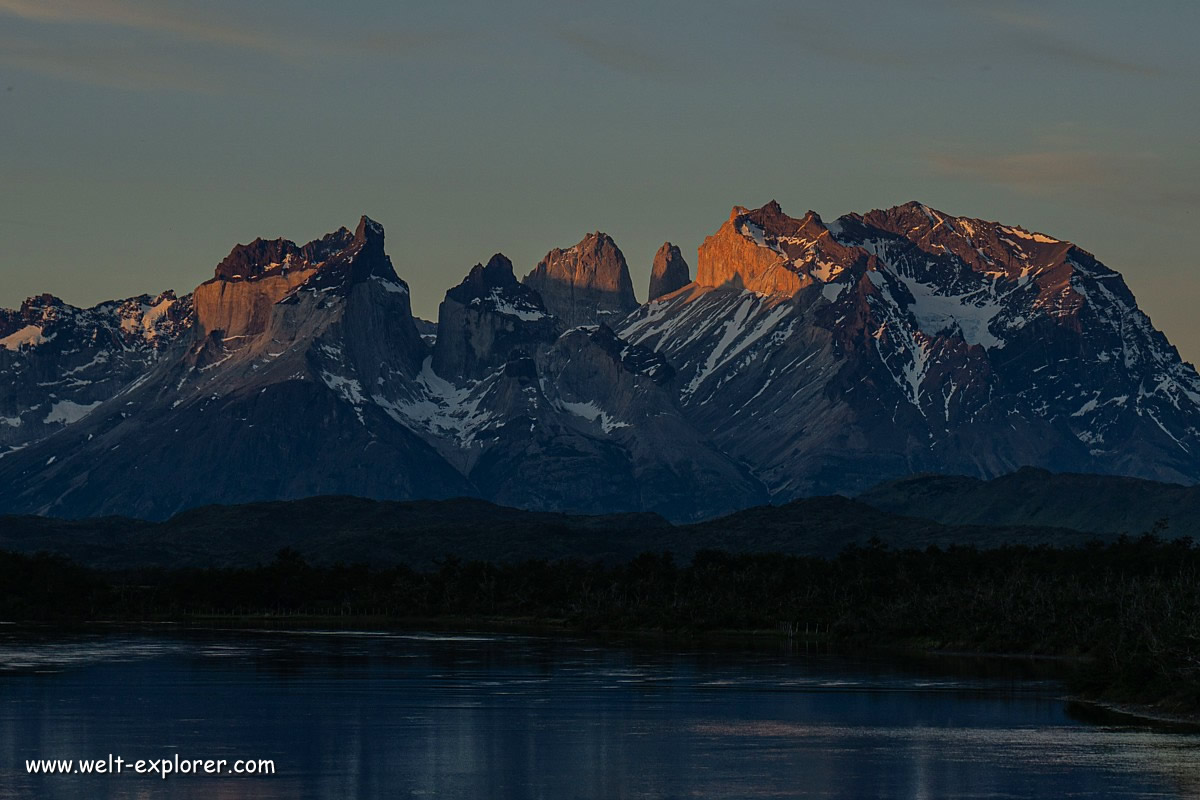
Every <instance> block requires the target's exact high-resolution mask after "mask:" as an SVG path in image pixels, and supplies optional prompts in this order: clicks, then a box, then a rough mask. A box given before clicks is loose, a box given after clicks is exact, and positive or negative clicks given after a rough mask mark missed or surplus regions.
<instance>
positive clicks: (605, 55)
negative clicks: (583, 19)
mask: <svg viewBox="0 0 1200 800" xmlns="http://www.w3.org/2000/svg"><path fill="white" fill-rule="evenodd" d="M552 34H553V35H554V37H555V38H557V39H558V40H559V41H561V42H562V43H563V44H565V45H567V46H568V47H569V48H570V49H571V51H572V52H574V53H577V54H579V55H581V56H584V57H585V58H587V59H589V60H591V61H593V62H595V63H597V64H599V65H601V66H603V67H607V68H608V69H611V70H614V71H616V72H623V73H626V74H628V75H634V76H636V77H639V78H659V77H663V76H665V75H667V74H669V73H672V72H674V69H673V66H672V64H671V63H669V62H668V61H667V60H665V59H663V58H662V57H660V56H658V55H656V54H654V53H652V52H650V51H648V50H643V49H642V48H640V47H637V46H636V45H633V44H631V43H629V42H623V41H618V40H617V39H616V37H615V36H606V37H604V38H599V37H596V36H593V35H591V34H589V33H585V32H583V31H581V30H578V29H575V28H558V29H555V30H553V31H552Z"/></svg>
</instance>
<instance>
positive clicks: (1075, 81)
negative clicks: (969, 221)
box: [0, 0, 1200, 360]
mask: <svg viewBox="0 0 1200 800" xmlns="http://www.w3.org/2000/svg"><path fill="white" fill-rule="evenodd" d="M1198 34H1200V3H1196V2H1194V0H1179V1H1178V2H1170V1H1167V0H1163V1H1162V2H1145V3H1126V2H1118V0H1086V1H1081V2H1040V3H1021V2H952V1H951V0H905V1H903V2H865V1H864V0H851V1H850V2H810V3H805V2H795V1H791V2H749V1H748V2H741V3H730V2H701V1H699V0H688V2H678V3H676V2H658V3H655V2H647V1H646V0H640V1H639V2H625V1H624V0H619V1H614V2H607V3H603V4H593V3H582V2H567V1H565V0H529V1H528V2H514V3H495V2H475V1H474V0H468V1H466V2H444V1H441V2H425V1H424V0H419V1H418V0H401V1H400V2H394V1H391V0H389V1H386V2H385V1H384V0H349V1H347V2H332V0H256V2H253V3H245V2H230V1H229V0H206V1H205V2H199V1H198V0H193V1H192V2H182V1H181V0H0V142H3V145H4V146H3V149H2V150H0V181H2V185H3V192H2V193H0V279H2V280H0V306H8V307H12V306H15V305H17V304H19V303H20V302H21V300H22V299H23V298H24V297H25V296H27V295H31V294H35V293H40V292H43V291H50V292H53V293H55V294H58V295H60V296H62V297H63V298H64V299H66V300H67V301H69V302H72V303H75V304H79V305H87V304H92V303H95V302H98V301H100V300H103V299H108V298H112V297H123V296H128V295H132V294H138V293H141V292H157V291H161V290H162V289H165V288H175V289H177V290H180V291H188V290H190V289H191V288H192V287H193V286H195V285H196V284H197V283H199V282H201V281H203V280H205V279H207V278H208V277H210V276H211V274H212V268H213V266H214V265H215V264H216V263H217V261H219V260H220V259H221V258H222V257H223V256H224V255H225V254H226V253H227V252H228V251H229V249H230V247H231V246H232V245H233V244H235V243H237V242H246V241H249V240H251V239H253V238H254V237H256V236H260V235H261V236H266V237H275V236H286V237H288V238H291V239H295V240H298V241H307V240H308V239H311V238H315V237H317V236H319V235H321V234H323V233H325V232H327V231H329V230H332V229H334V228H336V227H338V226H339V225H348V226H353V224H354V222H355V221H356V220H357V219H358V216H359V215H360V214H362V213H367V214H369V215H370V216H372V217H373V218H375V219H377V220H379V221H380V222H382V223H383V224H384V225H385V226H386V228H387V231H388V243H389V246H388V249H389V252H390V253H391V255H392V259H393V261H394V262H395V264H396V267H397V270H398V271H399V272H400V274H401V275H402V276H403V277H404V278H405V279H406V280H407V281H408V282H409V283H410V284H411V285H412V287H413V294H414V309H415V310H416V311H417V312H418V313H419V314H420V315H422V316H425V317H427V318H435V317H436V308H437V304H438V302H439V301H440V300H441V297H442V295H443V293H444V292H445V290H446V289H447V288H448V287H449V286H451V285H453V284H455V283H457V282H458V281H459V280H460V279H461V278H462V276H463V275H465V273H466V272H467V270H468V269H469V268H470V266H471V265H472V264H474V263H476V262H477V261H486V260H487V258H488V256H490V255H491V254H492V253H493V252H496V251H502V252H504V253H505V254H507V255H508V256H509V257H511V258H512V259H513V261H514V263H515V264H516V266H517V270H518V273H519V274H521V275H523V274H524V273H526V272H528V271H529V269H531V268H532V266H533V265H534V263H535V262H536V261H537V260H538V259H539V258H540V257H541V256H542V255H544V254H545V252H546V251H547V250H549V249H550V248H552V247H555V246H564V247H565V246H568V245H571V244H573V243H575V242H576V241H578V240H579V239H580V238H581V237H582V235H583V234H584V233H586V232H588V231H592V230H596V229H599V230H604V231H607V232H608V233H610V234H612V235H613V237H614V238H615V239H616V241H617V243H618V244H619V245H620V246H621V248H622V249H623V250H624V252H625V254H626V257H627V258H628V259H629V262H630V266H631V268H632V270H633V272H634V282H635V285H636V286H637V289H638V295H639V297H640V298H642V299H644V297H645V292H646V280H647V276H648V273H649V262H650V259H651V257H652V255H653V253H654V251H655V249H656V248H657V247H658V245H659V244H661V243H662V241H663V240H664V239H670V240H672V241H674V242H675V243H677V244H679V245H680V246H681V247H682V248H683V250H684V252H685V254H686V255H687V257H688V260H689V262H690V263H691V264H692V267H693V269H694V267H695V249H696V247H697V245H699V243H700V241H701V240H702V239H703V237H704V236H705V235H706V234H708V233H710V232H712V231H714V230H715V229H716V228H717V227H718V225H719V224H720V223H721V222H722V221H723V220H724V219H725V217H726V216H727V214H728V212H729V208H730V206H732V205H734V204H741V205H748V206H757V205H761V204H762V203H764V202H766V201H767V200H770V199H772V198H775V199H778V200H779V202H780V203H781V204H782V205H783V207H784V209H785V210H786V211H788V212H790V213H792V214H793V215H795V216H799V215H800V214H802V213H803V212H804V211H805V210H807V209H809V208H812V209H814V210H816V211H818V212H819V213H820V214H821V215H822V216H823V217H824V218H825V219H826V220H832V219H833V218H835V217H837V216H838V215H840V214H843V213H845V212H848V211H866V210H868V209H871V208H877V207H884V206H890V205H895V204H898V203H902V202H905V201H907V200H912V199H919V200H921V201H923V202H926V203H928V204H929V205H932V206H934V207H936V208H939V209H942V210H944V211H947V212H949V213H953V214H960V215H970V216H978V217H983V218H985V219H997V220H1001V221H1004V222H1007V223H1010V224H1019V225H1022V226H1025V227H1027V228H1029V229H1032V230H1039V231H1044V232H1046V233H1050V234H1053V235H1055V236H1058V237H1060V238H1068V239H1071V240H1072V241H1075V242H1076V243H1078V244H1080V245H1081V246H1082V247H1084V248H1085V249H1088V250H1090V251H1092V252H1094V253H1095V254H1096V255H1097V256H1098V257H1099V258H1100V259H1101V260H1102V261H1104V262H1106V263H1107V264H1108V265H1109V266H1111V267H1113V268H1114V269H1117V270H1119V271H1121V272H1122V273H1124V274H1125V276H1126V279H1127V280H1128V282H1129V284H1130V286H1131V288H1132V289H1133V291H1134V293H1135V294H1136V295H1137V297H1138V299H1139V301H1140V302H1141V305H1142V307H1143V309H1144V310H1145V311H1147V313H1149V314H1150V315H1151V317H1152V318H1153V320H1154V322H1155V323H1156V324H1157V325H1158V326H1159V327H1160V328H1162V329H1164V330H1165V331H1166V333H1167V335H1168V336H1169V337H1170V338H1171V339H1172V341H1173V342H1175V344H1176V345H1178V346H1179V348H1180V350H1181V351H1182V353H1183V355H1184V357H1185V358H1188V359H1189V360H1196V359H1200V321H1198V320H1200V315H1197V314H1196V313H1195V311H1194V309H1193V304H1194V303H1195V301H1196V300H1197V299H1198V298H1200V275H1198V274H1197V271H1196V266H1197V260H1198V257H1197V253H1198V252H1200V243H1198V242H1197V241H1196V236H1195V235H1194V233H1195V231H1196V230H1197V226H1196V223H1195V218H1196V215H1197V211H1200V147H1198V145H1200V134H1198V131H1200V102H1198V100H1200V88H1198V87H1200V82H1198V80H1197V78H1198V76H1200V51H1198V49H1197V47H1196V38H1197V35H1198Z"/></svg>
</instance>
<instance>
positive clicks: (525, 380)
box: [0, 201, 1200, 521]
mask: <svg viewBox="0 0 1200 800" xmlns="http://www.w3.org/2000/svg"><path fill="white" fill-rule="evenodd" d="M652 279H653V280H652V289H651V292H650V294H651V295H655V294H658V296H657V297H653V298H652V299H651V300H649V301H648V302H646V303H642V304H638V303H637V300H636V298H635V297H634V294H633V288H632V282H631V280H630V277H629V269H628V264H627V262H626V260H625V257H624V254H623V253H621V251H620V248H619V247H617V245H616V243H615V242H614V241H613V240H612V238H611V237H609V236H608V235H607V234H604V233H601V232H595V233H591V234H588V235H587V236H585V237H584V238H583V240H581V242H580V243H579V244H577V245H575V246H573V247H571V248H568V249H566V250H563V249H557V248H556V249H553V250H551V251H550V253H549V254H548V255H547V256H546V258H544V259H542V261H541V262H539V264H538V265H537V266H536V267H535V268H534V269H533V271H532V272H530V273H529V274H527V275H526V276H525V278H524V279H521V280H518V279H517V277H516V274H515V269H514V266H513V265H512V263H511V262H510V261H509V260H508V259H507V258H506V257H504V256H503V255H502V254H499V253H498V254H496V255H494V256H493V257H492V258H490V259H489V260H488V261H487V262H486V263H481V264H477V265H476V266H475V267H474V268H472V269H471V270H468V271H467V275H466V277H465V278H464V279H463V281H462V282H461V283H459V284H458V285H456V286H454V287H452V288H451V289H450V290H448V291H447V293H446V296H445V298H444V300H443V302H442V304H441V308H440V311H439V320H438V323H437V325H436V328H433V327H432V326H431V324H430V323H427V322H424V321H418V320H417V319H416V318H415V317H414V316H413V314H412V308H411V302H410V290H409V287H408V285H407V284H406V283H405V282H404V280H403V279H402V278H401V277H400V276H399V274H398V273H397V272H396V270H395V268H394V266H393V264H392V261H391V258H390V257H389V256H388V254H387V251H386V248H385V240H384V231H383V228H382V226H380V225H379V224H378V223H376V222H374V221H373V220H370V219H369V218H368V217H365V216H364V217H362V219H360V221H359V223H358V225H357V227H356V229H355V230H354V231H353V232H351V231H350V230H349V229H348V228H345V227H343V228H339V229H338V230H336V231H334V232H333V233H330V234H328V235H326V236H324V237H321V238H319V239H314V240H312V241H310V242H309V243H307V244H305V245H297V244H295V243H294V242H291V241H290V240H286V239H275V240H263V239H258V240H255V241H254V242H251V243H250V244H249V245H237V246H236V247H234V248H233V250H231V252H230V254H229V255H228V256H226V257H225V258H224V259H222V260H221V261H220V262H219V263H218V265H217V267H216V269H215V270H214V273H213V277H212V278H211V279H209V280H207V281H205V282H204V283H202V284H200V286H199V287H197V289H196V290H195V291H194V292H193V293H191V294H188V295H183V296H177V295H176V294H174V293H164V294H161V295H157V296H150V295H144V296H141V297H139V298H131V299H130V300H127V301H115V302H111V303H107V304H100V305H99V306H96V307H95V308H93V309H90V310H89V309H76V308H74V307H72V306H68V305H67V304H65V303H62V301H60V300H57V298H49V297H45V296H44V297H41V298H33V299H31V300H29V301H27V302H26V303H25V304H24V305H23V306H22V308H21V309H19V310H16V311H4V312H0V345H2V346H0V511H14V512H34V513H43V514H56V515H65V516H76V517H82V516H93V515H100V514H110V513H134V514H135V515H139V516H145V517H147V518H157V519H162V518H166V517H169V516H171V515H173V514H175V513H177V512H178V511H180V510H183V509H186V508H189V507H193V506H197V505H203V504H205V503H211V502H217V501H227V502H228V501H235V502H244V501H257V500H271V499H297V498H300V497H303V496H308V495H315V494H328V493H350V494H364V495H368V496H373V497H378V498H380V499H385V500H406V499H416V498H421V497H431V498H436V497H450V496H456V495H466V496H475V497H481V498H486V499H489V500H492V501H495V502H499V503H502V504H508V505H513V506H519V507H523V508H529V509H534V510H557V511H569V512H572V513H606V512H637V511H648V512H654V513H659V514H662V515H664V516H666V517H668V518H670V519H672V520H674V521H697V520H702V519H706V518H711V517H716V516H720V515H722V514H726V513H729V512H731V511H735V510H737V509H741V508H747V507H752V506H756V505H759V504H761V503H763V502H767V501H768V500H769V501H771V502H776V503H783V502H788V501H790V500H794V499H797V498H801V497H805V496H812V495H821V494H829V493H842V494H857V493H859V492H863V491H865V490H867V489H869V488H870V487H872V486H875V485H877V484H879V483H880V482H881V481H885V480H889V479H894V478H899V477H901V476H905V475H910V474H913V473H920V472H931V471H936V472H958V473H962V474H967V475H976V476H979V477H981V478H991V477H995V476H998V475H1003V474H1006V473H1010V472H1013V471H1015V470H1017V469H1018V468H1020V467H1023V466H1028V465H1033V466H1039V467H1045V468H1050V469H1053V470H1055V471H1060V472H1096V473H1111V474H1123V475H1130V476H1135V477H1141V478H1148V479H1155V480H1160V481H1173V482H1178V483H1194V482H1195V481H1196V480H1197V479H1200V427H1198V426H1197V419H1200V377H1198V376H1197V375H1196V371H1195V369H1194V368H1193V367H1192V366H1191V365H1190V364H1188V363H1186V362H1184V361H1183V360H1182V359H1181V358H1180V357H1179V354H1178V352H1177V351H1176V350H1175V348H1174V347H1173V346H1171V344H1170V342H1169V341H1168V340H1167V339H1166V337H1165V336H1163V334H1162V333H1161V332H1159V331H1158V330H1157V329H1155V328H1154V327H1153V325H1152V323H1151V322H1150V320H1149V318H1148V317H1146V316H1145V314H1143V313H1142V312H1141V311H1140V310H1139V309H1138V308H1137V304H1136V300H1135V299H1134V298H1133V295H1132V293H1131V292H1130V291H1129V289H1128V287H1127V286H1126V285H1125V284H1124V281H1123V280H1122V279H1121V277H1120V275H1119V274H1118V273H1116V272H1115V271H1113V270H1111V269H1109V268H1108V267H1106V266H1104V265H1103V264H1102V263H1100V262H1099V261H1098V260H1096V259H1095V257H1094V256H1093V255H1091V254H1090V253H1088V252H1087V251H1084V250H1082V249H1081V248H1078V247H1077V246H1075V245H1074V244H1072V243H1070V242H1065V241H1062V240H1058V239H1055V238H1054V237H1051V236H1048V235H1046V234H1040V233H1031V232H1029V231H1026V230H1024V229H1023V228H1017V227H1012V226H1006V225H1001V224H1000V223H992V222H987V221H983V220H976V219H972V218H967V217H954V216H951V215H948V214H944V213H943V212H940V211H937V210H936V209H932V208H930V207H928V206H925V205H923V204H920V203H915V202H913V203H908V204H905V205H903V206H897V207H895V208H891V209H885V210H879V211H872V212H868V213H866V214H861V215H860V214H849V215H845V216H843V217H841V218H839V219H837V220H835V221H833V222H829V223H826V222H825V221H824V220H822V218H821V217H820V216H819V215H818V214H816V213H815V212H811V211H810V212H808V213H806V214H805V215H803V216H802V217H799V218H793V217H790V216H788V215H787V214H786V213H785V212H784V211H783V209H782V208H781V207H780V206H779V204H778V203H775V202H774V201H772V202H771V203H768V204H767V205H765V206H763V207H761V208H758V209H747V208H745V207H741V206H735V207H734V208H733V210H732V211H731V213H730V215H729V217H728V219H727V220H726V221H725V222H724V223H723V224H722V225H721V226H719V228H718V229H717V231H716V232H715V233H714V234H713V235H711V236H710V237H708V239H706V240H705V243H704V244H703V245H702V246H701V247H700V249H699V252H698V260H697V262H696V271H695V279H694V280H692V279H691V276H690V270H689V267H688V265H687V262H686V261H685V260H684V259H683V257H682V254H681V253H679V251H678V248H674V247H673V246H672V245H670V244H669V243H667V244H665V245H664V246H663V248H660V250H659V252H658V253H657V254H656V255H655V264H654V268H653V269H652ZM685 280H686V282H685ZM659 292H661V293H659Z"/></svg>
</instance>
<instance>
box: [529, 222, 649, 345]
mask: <svg viewBox="0 0 1200 800" xmlns="http://www.w3.org/2000/svg"><path fill="white" fill-rule="evenodd" d="M522 282H523V283H524V284H525V285H526V286H529V287H531V288H533V289H535V290H536V291H537V292H538V294H540V295H541V297H542V300H543V302H544V303H545V304H546V308H547V309H548V310H549V311H550V313H552V314H554V316H556V317H558V318H559V319H561V320H562V321H563V323H564V324H565V325H567V326H568V327H573V326H576V325H585V324H595V323H598V322H600V321H602V320H605V319H613V318H620V317H623V316H625V315H626V314H628V313H629V312H630V311H632V310H633V309H635V308H637V307H638V302H637V299H636V297H635V296H634V293H633V279H632V278H631V277H630V275H629V264H628V263H627V262H626V261H625V254H624V253H622V252H621V248H619V247H618V246H617V243H616V242H615V241H613V239H612V237H611V236H609V235H608V234H606V233H603V232H601V231H596V232H594V233H589V234H587V235H586V236H584V237H583V239H581V240H580V241H579V242H578V243H577V244H575V245H573V246H571V247H569V248H567V249H565V250H564V249H560V248H557V247H556V248H554V249H553V250H551V251H550V252H549V253H547V254H546V257H545V258H543V259H542V260H541V261H540V262H538V264H537V266H536V267H534V269H533V271H532V272H530V273H529V274H528V275H526V276H525V278H524V280H523V281H522Z"/></svg>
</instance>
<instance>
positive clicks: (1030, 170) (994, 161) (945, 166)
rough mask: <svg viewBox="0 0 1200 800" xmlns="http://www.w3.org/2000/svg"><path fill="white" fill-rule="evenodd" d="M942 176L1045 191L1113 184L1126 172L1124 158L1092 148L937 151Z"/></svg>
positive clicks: (935, 165) (934, 161) (933, 162)
mask: <svg viewBox="0 0 1200 800" xmlns="http://www.w3.org/2000/svg"><path fill="white" fill-rule="evenodd" d="M928 160H929V163H930V165H931V166H932V167H933V169H934V171H936V172H938V173H939V174H941V175H944V176H947V177H952V178H959V179H963V180H969V181H974V182H980V183H987V184H992V185H997V186H1007V187H1009V188H1012V189H1017V190H1018V191H1023V192H1030V193H1036V194H1043V193H1049V192H1056V191H1060V190H1070V189H1084V188H1100V187H1104V186H1109V185H1112V184H1113V183H1114V181H1115V180H1116V177H1117V174H1118V173H1121V172H1123V171H1124V169H1123V164H1121V162H1122V161H1124V160H1127V159H1121V158H1118V157H1114V156H1111V155H1104V154H1101V153H1098V152H1091V151H1075V152H1061V151H1038V152H1027V153H1009V154H1004V155H988V154H973V155H961V154H951V153H933V154H931V155H929V156H928Z"/></svg>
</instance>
